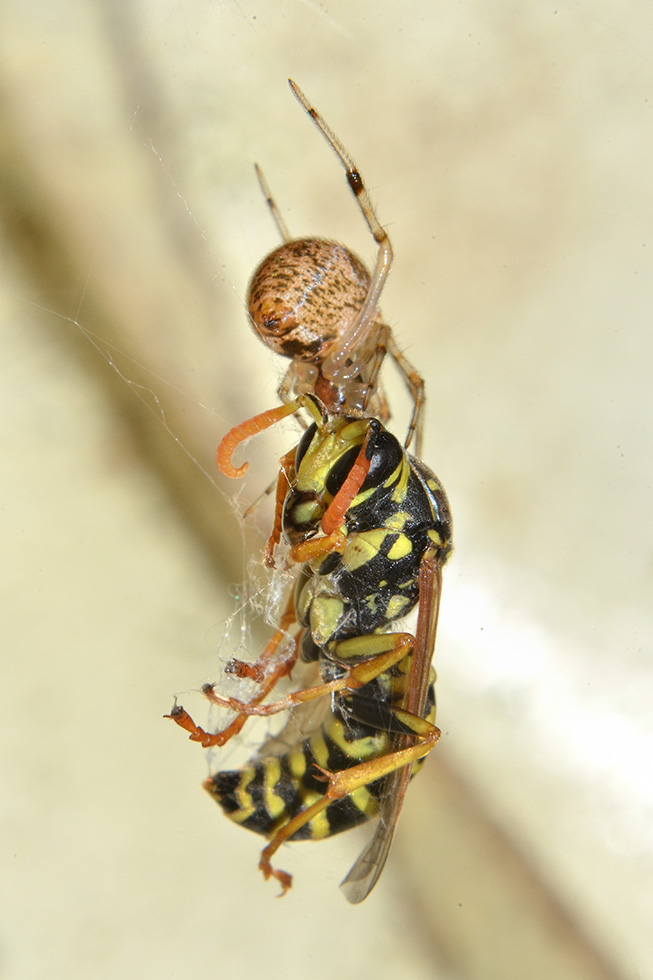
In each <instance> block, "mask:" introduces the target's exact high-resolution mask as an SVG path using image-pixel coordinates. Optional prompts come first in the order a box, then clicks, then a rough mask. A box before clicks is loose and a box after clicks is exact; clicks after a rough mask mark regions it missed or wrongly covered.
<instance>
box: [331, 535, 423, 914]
mask: <svg viewBox="0 0 653 980" xmlns="http://www.w3.org/2000/svg"><path fill="white" fill-rule="evenodd" d="M441 591H442V562H441V561H440V559H439V558H438V556H437V551H436V549H435V548H430V549H429V550H428V551H427V552H426V554H425V555H424V558H423V559H422V564H421V565H420V572H419V613H418V618H417V629H416V631H415V647H414V649H413V662H412V669H411V675H410V684H409V686H408V691H407V693H406V697H405V699H404V705H403V707H404V708H405V709H406V711H410V712H411V713H412V714H414V715H417V716H418V717H419V718H422V717H423V716H424V709H425V705H426V698H427V694H428V688H429V676H430V672H431V661H432V660H433V651H434V649H435V637H436V634H437V629H438V613H439V611H440V593H441ZM414 738H415V736H412V735H398V736H397V738H396V739H395V741H394V744H393V751H394V752H396V751H399V750H401V749H403V748H406V747H407V746H409V745H411V744H412V743H413V741H414ZM411 769H412V766H410V765H409V766H402V768H401V769H398V770H396V771H395V772H392V773H390V775H389V776H387V777H386V784H385V787H384V793H383V800H382V802H381V811H380V814H379V822H378V825H377V828H376V831H375V833H374V836H373V837H372V839H371V841H370V842H369V844H367V846H366V847H365V848H364V849H363V851H362V853H361V854H360V855H359V857H358V859H357V860H356V862H355V863H354V865H353V867H352V869H351V871H350V872H349V873H348V875H347V876H346V878H345V879H344V880H343V881H342V883H341V885H340V887H341V888H342V890H343V893H344V896H345V898H346V899H347V901H348V902H351V903H352V905H356V904H358V903H359V902H362V901H363V899H365V898H367V896H368V895H369V893H370V892H371V891H372V889H373V888H374V886H375V884H376V883H377V881H378V880H379V877H380V875H381V872H382V871H383V867H384V865H385V862H386V860H387V858H388V854H389V853H390V845H391V844H392V838H393V836H394V832H395V827H396V826H397V820H398V819H399V814H400V812H401V807H402V805H403V802H404V797H405V795H406V790H407V788H408V783H409V782H410V776H411Z"/></svg>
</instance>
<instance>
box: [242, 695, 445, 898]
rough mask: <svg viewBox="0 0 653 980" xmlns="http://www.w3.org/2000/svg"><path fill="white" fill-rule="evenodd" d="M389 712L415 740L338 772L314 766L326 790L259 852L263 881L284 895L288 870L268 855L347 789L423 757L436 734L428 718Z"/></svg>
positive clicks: (350, 790) (402, 712)
mask: <svg viewBox="0 0 653 980" xmlns="http://www.w3.org/2000/svg"><path fill="white" fill-rule="evenodd" d="M393 714H394V715H395V717H396V718H397V719H398V720H399V721H401V722H402V723H403V724H404V725H406V727H407V728H409V729H411V730H412V732H414V734H415V736H417V738H418V739H419V741H418V742H417V743H416V744H415V745H411V746H409V747H408V748H405V749H400V750H399V751H397V752H391V753H389V754H388V755H384V756H381V757H380V758H378V759H372V760H371V761H370V762H361V763H360V764H359V765H357V766H352V767H351V769H343V770H341V771H340V772H333V773H332V772H328V771H327V770H326V769H321V768H320V767H319V766H318V767H317V768H318V769H320V772H321V773H323V775H324V776H325V778H326V779H327V780H328V781H329V786H328V789H327V791H326V793H325V794H324V796H322V797H320V799H319V800H316V801H315V803H312V804H311V806H308V807H306V808H305V809H304V810H302V811H301V812H300V813H298V814H296V816H294V817H293V818H292V820H289V821H288V823H287V824H284V826H283V827H280V829H279V830H278V831H277V832H276V834H275V835H274V837H273V838H272V840H271V841H270V843H269V844H268V845H267V847H265V848H264V849H263V851H262V852H261V858H260V861H259V870H260V871H262V872H263V875H264V877H265V880H266V881H267V880H268V878H270V877H273V878H276V879H277V881H278V882H279V884H280V885H281V887H282V889H283V890H282V892H281V895H285V893H286V892H287V891H288V889H289V888H290V887H291V884H292V875H290V874H288V872H287V871H281V870H279V869H276V868H273V867H272V865H271V864H270V859H271V858H272V855H273V854H275V853H276V852H277V851H278V850H279V848H280V847H281V845H282V844H284V843H285V842H286V841H287V840H290V838H291V837H292V836H293V834H295V833H296V832H297V831H298V830H300V829H301V828H302V827H304V826H305V825H306V824H307V823H309V822H310V821H311V820H313V818H314V817H316V816H317V815H318V814H319V813H321V812H322V811H323V810H325V809H326V808H327V807H328V806H329V804H330V803H332V802H333V801H334V800H340V799H342V798H343V797H345V796H349V794H350V793H353V792H354V791H355V790H356V789H359V788H360V787H361V786H368V785H369V784H370V783H373V782H374V781H375V780H377V779H381V778H382V777H383V776H388V775H390V773H393V772H396V771H397V770H398V769H402V768H403V767H404V766H407V765H411V764H412V763H415V762H418V761H419V759H422V758H424V756H425V755H428V753H429V752H430V751H431V749H432V748H433V747H434V745H435V744H436V742H437V741H438V739H439V738H440V729H439V728H436V726H435V725H432V724H431V723H430V722H428V721H425V719H423V718H419V717H418V716H417V715H413V714H411V713H410V712H409V711H404V710H403V709H401V708H395V709H394V710H393ZM280 897H281V896H280Z"/></svg>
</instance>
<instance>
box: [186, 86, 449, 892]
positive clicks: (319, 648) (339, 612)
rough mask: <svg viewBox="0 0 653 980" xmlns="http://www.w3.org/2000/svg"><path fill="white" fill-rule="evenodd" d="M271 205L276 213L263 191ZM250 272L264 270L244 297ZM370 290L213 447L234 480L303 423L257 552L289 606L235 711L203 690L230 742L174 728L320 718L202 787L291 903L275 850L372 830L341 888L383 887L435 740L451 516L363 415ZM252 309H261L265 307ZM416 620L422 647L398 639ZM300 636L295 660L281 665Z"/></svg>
mask: <svg viewBox="0 0 653 980" xmlns="http://www.w3.org/2000/svg"><path fill="white" fill-rule="evenodd" d="M291 85H292V83H291ZM293 91H295V94H297V96H298V98H299V99H300V101H301V102H302V104H303V105H304V107H305V108H306V110H307V112H309V114H310V115H311V116H312V118H313V119H314V120H315V121H316V123H317V124H318V126H319V127H320V129H321V130H322V132H323V133H324V134H325V136H326V137H327V139H328V141H329V142H330V144H331V145H332V146H333V147H334V148H335V149H336V152H337V153H338V155H339V157H340V159H341V160H342V161H343V162H344V163H345V166H346V167H347V172H348V178H349V183H350V186H351V187H352V189H354V192H355V193H356V195H357V198H358V200H359V203H360V205H361V209H362V210H363V213H364V214H365V216H366V218H367V220H368V224H369V225H370V228H371V229H372V231H373V233H374V237H375V239H376V240H377V241H378V242H380V253H381V252H384V250H385V251H386V253H389V254H390V255H391V251H390V246H389V242H387V236H386V234H385V232H384V231H383V229H382V228H381V226H380V225H379V223H378V220H377V219H376V216H375V214H374V211H373V209H372V205H371V202H370V201H369V198H368V197H367V193H366V191H365V190H364V187H363V183H362V180H361V178H360V175H358V172H357V171H356V170H355V167H354V165H353V162H351V161H350V158H349V157H348V156H347V155H346V152H345V151H344V150H343V149H342V147H341V144H340V143H339V142H338V141H337V140H336V138H335V136H334V135H333V134H332V133H331V131H330V130H329V129H328V127H326V124H325V123H324V122H323V120H322V119H321V117H319V115H318V114H317V112H316V110H315V109H314V108H313V107H312V106H311V105H310V104H309V103H308V102H307V100H306V99H305V97H304V96H303V94H302V93H300V92H299V90H298V89H297V88H296V86H294V85H293ZM350 171H351V173H350ZM264 189H265V190H266V193H268V192H267V188H265V185H264ZM268 200H269V202H270V206H271V208H272V210H273V213H275V214H276V206H275V205H274V202H272V200H271V198H270V197H269V193H268ZM278 223H279V222H278ZM281 227H282V230H283V226H281ZM284 237H287V236H286V235H285V232H284ZM308 241H309V242H310V241H320V240H308ZM386 243H387V244H386ZM288 244H290V243H288V242H287V244H286V246H282V249H283V248H285V247H287V245H288ZM329 244H333V243H329ZM273 254H274V253H273ZM349 254H351V253H349ZM357 261H358V260H357ZM380 265H381V266H382V271H383V270H386V269H387V261H386V260H383V261H381V260H379V261H377V270H378V268H379V266H380ZM264 266H265V263H263V266H262V267H261V268H263V267H264ZM259 274H260V269H259V272H258V273H257V274H255V277H254V280H253V283H252V287H251V293H253V294H256V284H257V277H258V276H259ZM288 276H289V277H290V271H289V272H288ZM377 278H378V277H377V274H376V272H375V275H373V276H372V277H369V276H368V277H367V288H368V290H369V291H368V292H367V294H365V295H364V297H363V299H362V307H354V308H353V312H350V321H351V322H350V324H349V328H348V330H349V331H350V332H349V333H348V331H347V330H344V331H343V330H341V329H340V328H332V326H328V325H327V326H325V332H331V334H332V332H333V330H335V335H336V339H335V340H334V341H332V344H331V346H329V347H327V348H325V349H324V350H322V351H321V352H319V353H318V354H317V355H316V356H315V358H314V359H313V361H310V360H309V357H308V351H307V348H306V345H304V346H303V347H302V346H300V348H296V349H295V354H294V360H293V364H292V365H291V369H290V373H289V377H290V379H291V380H290V382H288V380H286V383H285V390H284V395H285V396H288V394H289V392H290V391H291V390H292V392H293V394H294V395H295V397H294V399H293V400H291V401H288V402H287V403H286V404H283V405H281V406H279V407H277V408H275V409H271V410H268V411H266V412H263V413H261V415H258V416H256V417H254V418H253V419H249V420H247V421H246V422H243V423H241V424H240V425H238V426H236V427H235V428H234V429H232V430H231V431H230V432H229V433H227V435H226V436H225V437H224V439H223V440H222V442H221V444H220V447H219V448H218V465H219V467H220V469H221V471H222V472H223V473H224V474H225V475H226V476H230V477H240V476H242V475H243V474H244V472H245V471H246V468H247V464H243V465H242V466H240V467H236V466H234V464H233V461H232V457H233V454H234V452H235V450H236V449H237V448H238V446H239V445H240V444H241V443H242V442H244V441H245V440H246V439H248V438H250V437H251V436H253V435H256V434H257V433H259V432H261V431H263V430H264V429H267V428H269V427H270V426H272V425H275V424H276V423H277V422H279V421H280V420H281V419H282V418H285V417H287V416H290V415H294V414H297V413H300V412H303V413H304V415H305V416H307V423H308V427H307V428H306V430H305V432H304V434H303V436H302V438H301V440H300V441H299V444H298V445H297V446H296V447H295V449H293V450H292V451H291V452H290V453H287V454H286V455H285V456H284V457H283V459H282V461H281V468H280V473H279V477H278V480H277V493H276V506H275V517H274V524H273V530H272V534H271V536H270V540H269V542H268V545H267V548H266V550H265V560H266V562H267V564H268V565H270V566H274V565H275V563H276V561H277V552H278V546H279V545H280V543H281V541H282V539H283V540H284V541H285V544H286V546H287V548H288V550H287V553H286V555H285V557H284V558H283V561H284V562H285V564H286V566H287V567H290V568H293V569H295V570H296V576H295V587H294V593H293V595H292V596H291V598H290V600H289V602H288V605H287V608H286V611H285V614H284V616H283V617H282V620H281V622H280V623H279V627H278V629H277V630H276V632H275V633H274V635H273V637H272V638H271V640H270V642H269V643H268V645H267V646H266V648H265V650H264V651H263V653H262V655H261V656H260V657H259V658H258V660H257V661H256V662H255V663H253V664H248V663H243V662H241V661H236V660H234V661H232V662H231V664H230V665H229V667H228V669H229V670H230V672H231V673H235V674H238V675H240V676H244V677H248V678H250V679H252V680H254V681H256V682H257V683H258V685H259V689H258V692H257V694H256V696H255V697H254V698H253V699H252V700H251V701H249V702H244V701H241V700H238V699H236V698H231V697H222V696H220V695H219V694H218V693H216V690H215V688H214V686H213V685H207V686H205V688H204V693H205V694H206V696H207V697H208V698H209V699H210V700H211V701H212V702H214V703H216V704H219V705H222V706H224V707H227V708H230V709H231V710H233V711H235V712H236V716H235V718H234V720H233V721H232V722H231V724H230V725H229V726H227V728H225V729H224V730H222V731H220V732H217V733H214V734H213V733H207V732H206V731H205V730H204V729H202V728H200V727H199V726H198V725H196V724H195V722H194V721H193V720H192V719H191V718H190V716H189V715H188V713H187V712H186V711H185V710H184V709H183V708H181V707H175V708H174V709H173V712H172V715H171V716H172V717H173V718H174V720H175V721H176V722H177V723H178V724H179V725H181V726H182V727H183V728H184V729H186V730H187V731H188V732H189V733H190V737H191V739H193V740H195V741H199V742H200V743H201V744H202V745H204V746H210V745H223V744H224V743H225V742H226V741H228V740H229V739H230V738H231V737H233V736H234V735H235V734H236V733H237V732H238V731H240V730H241V729H242V727H243V725H244V724H245V722H246V720H247V718H248V717H250V716H251V715H272V714H275V713H277V712H280V711H285V710H291V709H296V708H297V707H298V706H300V705H305V704H308V703H311V702H314V703H317V702H320V701H321V702H322V703H327V704H328V712H327V714H326V717H325V718H324V719H323V720H322V721H321V723H320V724H319V725H318V726H317V727H315V728H314V729H313V730H310V731H308V732H306V733H305V734H304V735H303V737H300V738H298V739H297V740H296V741H295V743H294V744H291V745H290V746H288V745H287V744H286V743H285V742H284V741H283V740H278V739H273V740H271V741H270V742H269V743H266V745H264V746H263V747H262V749H261V751H260V752H259V753H258V754H257V755H256V756H255V757H254V759H252V760H251V761H250V762H249V763H248V764H246V765H245V766H244V767H243V768H241V769H238V770H234V771H226V772H217V773H215V774H214V775H213V776H211V777H210V778H209V779H208V780H207V781H206V783H205V788H206V789H207V790H208V791H209V793H210V794H211V795H212V796H213V797H214V798H215V799H216V800H217V802H218V803H219V804H220V806H221V807H222V809H223V810H224V811H225V813H226V814H227V815H228V816H229V817H230V818H231V819H232V820H233V821H235V822H236V823H239V824H240V825H241V826H244V827H246V828H247V829H250V830H253V831H255V832H257V833H260V834H262V835H263V836H265V837H267V838H268V839H269V841H270V843H269V844H268V845H267V846H266V847H265V848H264V850H263V852H262V855H261V861H260V868H261V870H262V871H263V873H264V875H265V877H266V878H268V877H270V876H274V877H275V878H276V879H277V880H278V881H279V882H280V884H281V885H282V888H283V890H284V891H285V890H286V889H287V888H288V887H289V886H290V883H291V877H290V875H288V874H287V873H286V872H285V871H281V870H278V869H276V868H273V867H272V865H271V858H272V856H273V854H274V853H275V852H276V851H277V849H278V848H279V847H280V846H281V844H282V843H284V842H285V841H288V840H301V839H313V840H315V839H320V838H324V837H327V836H330V835H332V834H335V833H339V832H341V831H343V830H347V829H349V828H350V827H353V826H355V825H357V824H359V823H361V822H362V821H364V820H367V819H368V818H370V817H376V816H378V817H379V822H378V826H377V830H376V832H375V834H374V836H373V838H372V840H371V842H370V844H369V845H368V846H367V847H366V848H365V850H364V851H363V853H362V854H361V856H360V857H359V859H358V860H357V862H356V863H355V864H354V866H353V868H352V869H351V871H350V872H349V874H348V875H347V877H346V879H345V880H344V882H343V883H342V885H343V889H344V892H345V895H346V897H347V898H348V899H349V901H351V902H360V901H362V900H363V899H364V898H365V897H366V896H367V895H368V894H369V892H370V890H371V889H372V887H373V886H374V884H375V882H376V880H377V879H378V877H379V875H380V873H381V871H382V869H383V866H384V863H385V860H386V857H387V854H388V851H389V847H390V843H391V840H392V835H393V832H394V828H395V825H396V822H397V818H398V816H399V812H400V809H401V806H402V803H403V799H404V796H405V793H406V789H407V786H408V782H409V780H410V778H411V776H412V775H413V774H414V773H415V772H416V770H417V769H418V768H419V766H420V765H421V762H422V761H423V759H424V757H425V756H426V755H427V754H428V752H429V751H430V750H431V749H432V748H433V746H434V745H435V743H436V741H437V740H438V738H439V735H440V732H439V730H438V729H437V728H436V727H435V725H434V719H435V702H434V690H433V682H434V678H435V675H434V672H433V671H432V668H431V661H432V657H433V649H434V644H435V636H436V630H437V620H438V611H439V603H440V592H441V582H442V567H443V565H444V562H445V561H446V560H447V557H448V555H449V553H450V551H451V547H452V540H451V535H452V530H451V515H450V511H449V505H448V502H447V498H446V494H445V492H444V490H443V489H442V487H441V485H440V484H439V482H438V481H437V479H436V477H435V476H434V475H433V474H432V473H431V471H430V470H429V469H428V468H427V467H426V466H425V465H424V464H423V463H422V462H421V461H419V460H418V459H417V458H415V457H413V456H411V455H409V454H408V452H407V451H406V449H405V447H404V446H402V445H401V443H400V442H399V441H398V440H397V439H396V438H395V437H394V436H393V435H392V434H391V433H390V432H389V431H388V430H387V429H386V428H385V426H384V425H383V424H382V422H381V421H380V420H379V419H377V418H375V417H372V416H371V415H370V414H368V412H369V402H370V401H372V402H374V403H375V404H377V403H376V402H375V399H376V398H377V394H378V389H377V377H378V370H379V367H380V364H381V361H382V359H383V356H384V354H385V352H386V351H387V350H390V348H389V346H388V337H389V336H390V334H389V330H388V329H387V328H385V327H384V325H383V324H382V321H381V320H380V316H379V315H378V311H377V303H378V294H379V292H380V287H376V286H375V285H374V283H375V281H376V279H377ZM383 278H384V275H383ZM382 281H383V279H382ZM382 281H381V285H382ZM370 295H373V300H372V302H371V303H368V299H369V297H370ZM254 305H258V306H261V301H260V296H259V298H258V299H256V302H255V304H254ZM251 307H252V299H251V296H250V308H251ZM363 309H366V310H367V312H366V313H365V315H364V316H363V317H362V316H361V310H363ZM365 318H366V319H365ZM295 319H297V313H295ZM362 320H365V322H366V324H367V325H366V328H365V330H364V331H363V334H364V339H363V340H362V341H360V340H359V341H356V342H354V343H353V344H352V345H350V346H347V340H346V339H343V337H349V336H351V323H352V322H353V323H355V324H357V325H358V326H357V327H354V330H356V329H358V327H360V323H361V321H362ZM268 329H271V327H270V324H269V323H268ZM293 329H296V325H295V327H293ZM277 333H280V328H278V330H277ZM358 336H359V338H360V336H361V335H360V333H359V335H358ZM343 351H345V353H344V354H343ZM285 352H286V353H290V350H289V349H287V350H286V351H285ZM398 360H399V363H400V365H401V366H403V364H404V363H405V362H402V359H401V357H399V358H398ZM307 365H308V366H309V367H310V369H311V370H310V371H307V370H306V366H307ZM309 379H310V380H309ZM410 384H411V390H413V391H415V392H418V395H417V397H416V399H415V409H414V412H413V418H412V419H411V426H410V428H409V433H408V437H407V441H409V440H410V438H411V437H412V434H413V432H414V431H415V430H416V429H417V432H418V433H419V430H420V410H421V404H422V396H421V385H415V383H414V380H410ZM415 606H417V607H418V618H417V627H416V630H415V634H414V635H413V634H411V633H408V632H393V626H394V624H395V623H396V621H397V620H398V619H400V618H402V617H404V616H405V615H407V614H408V613H409V612H410V611H411V610H412V609H413V608H414V607H415ZM295 627H296V633H295V635H294V637H293V643H292V644H291V647H290V651H289V652H286V653H284V654H280V653H279V651H280V648H281V646H282V641H283V640H284V639H285V638H286V637H287V636H288V635H289V633H290V632H291V631H292V630H293V629H294V628H295ZM297 658H300V659H301V660H302V661H304V662H308V663H311V662H313V663H315V664H316V665H317V668H318V671H319V677H318V678H317V679H316V680H317V683H316V684H315V685H314V686H311V687H307V688H304V689H301V690H295V691H292V692H291V693H290V694H288V695H286V696H285V697H283V698H281V699H279V700H277V701H267V700H266V699H267V697H268V695H269V694H270V693H271V691H272V690H273V688H274V687H275V685H276V684H277V682H278V680H279V679H280V678H281V677H282V676H284V675H286V674H289V672H290V670H291V668H292V666H293V664H294V663H295V661H296V659H297Z"/></svg>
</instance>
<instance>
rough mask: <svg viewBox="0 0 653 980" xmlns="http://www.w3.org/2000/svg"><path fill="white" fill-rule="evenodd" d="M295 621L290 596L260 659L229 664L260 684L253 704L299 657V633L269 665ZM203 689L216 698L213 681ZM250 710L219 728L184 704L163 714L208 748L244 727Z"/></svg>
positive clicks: (225, 741) (232, 735)
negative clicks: (206, 725) (211, 728)
mask: <svg viewBox="0 0 653 980" xmlns="http://www.w3.org/2000/svg"><path fill="white" fill-rule="evenodd" d="M294 621H295V612H294V601H292V600H291V602H289V603H288V606H287V608H286V611H285V613H284V615H283V616H282V618H281V623H280V625H279V628H278V629H277V630H275V632H274V634H273V636H272V637H271V638H270V640H269V642H268V643H267V645H266V647H265V649H264V651H263V653H262V654H261V656H260V657H259V658H258V660H256V661H255V662H254V663H253V664H247V663H243V661H241V660H232V661H231V662H230V664H229V665H228V668H231V669H230V671H229V672H230V673H233V674H236V675H237V676H238V677H249V678H250V679H252V680H255V681H257V682H259V683H260V684H261V688H260V690H259V691H258V693H257V694H256V696H255V697H254V698H253V699H252V701H251V702H250V704H256V703H257V702H261V701H263V700H264V699H265V698H266V697H267V696H268V694H269V693H270V691H272V690H273V689H274V687H275V686H276V684H277V683H278V681H279V680H280V679H281V678H282V677H284V676H285V675H287V674H290V672H291V670H292V668H293V666H294V664H295V661H296V660H297V636H295V637H294V638H293V643H292V647H291V649H290V650H289V651H288V652H287V653H286V654H285V655H284V656H283V658H281V659H280V661H279V663H278V664H276V665H275V667H274V669H273V670H269V669H266V664H268V663H269V662H270V661H271V660H272V659H273V657H274V656H275V654H276V652H277V649H278V647H279V644H280V643H281V642H282V641H283V640H284V638H285V637H287V635H288V628H289V627H290V626H291V625H292V623H293V622H294ZM202 691H203V693H204V694H205V696H206V697H208V699H209V700H210V701H214V700H215V698H214V697H213V696H212V693H211V692H212V691H213V686H212V685H210V684H208V685H205V686H204V687H203V688H202ZM250 714H252V712H239V713H238V715H237V716H236V717H235V718H234V720H233V721H232V722H231V723H230V724H229V725H227V727H226V728H223V729H222V731H219V732H207V731H205V729H203V728H201V727H200V726H199V725H197V724H196V723H195V722H194V721H193V719H192V718H191V716H190V715H189V714H188V712H187V711H186V709H185V708H182V707H181V705H177V704H175V706H174V707H173V709H172V711H171V712H170V714H169V715H164V717H165V718H172V720H173V721H174V722H176V723H177V724H178V725H179V727H180V728H183V729H184V730H185V731H187V732H189V735H190V740H191V742H199V743H200V745H201V746H202V748H204V749H208V748H210V747H211V746H214V745H218V746H222V745H225V744H226V743H227V742H228V741H229V739H231V738H233V737H234V735H237V734H238V733H239V732H240V731H241V730H242V728H243V726H244V724H245V722H246V721H247V719H248V718H249V717H250Z"/></svg>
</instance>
